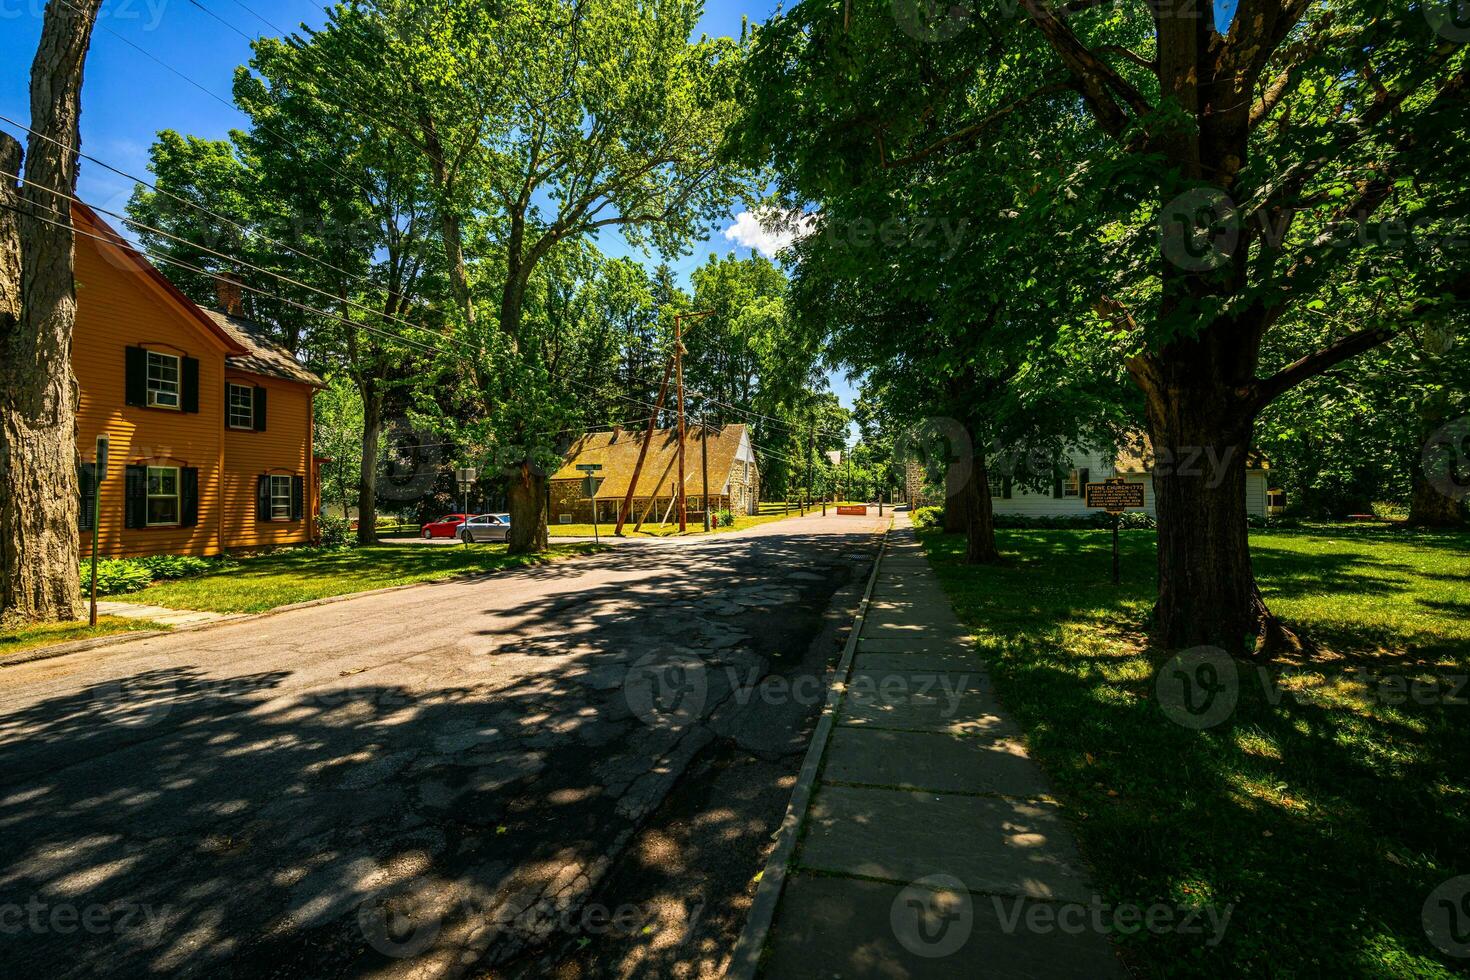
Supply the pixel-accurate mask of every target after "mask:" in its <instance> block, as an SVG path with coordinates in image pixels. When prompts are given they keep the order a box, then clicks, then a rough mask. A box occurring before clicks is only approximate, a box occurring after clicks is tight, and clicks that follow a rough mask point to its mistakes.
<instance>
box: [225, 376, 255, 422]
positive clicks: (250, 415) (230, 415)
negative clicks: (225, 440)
mask: <svg viewBox="0 0 1470 980" xmlns="http://www.w3.org/2000/svg"><path fill="white" fill-rule="evenodd" d="M236 389H239V390H240V391H243V392H245V393H246V395H245V413H246V416H247V418H246V420H245V423H244V424H243V425H241V424H239V423H237V422H236V421H235V408H236V407H237V406H236V405H235V390H236ZM225 390H226V392H227V393H228V397H227V398H226V399H225V427H226V428H229V429H234V430H236V431H240V432H254V431H255V386H254V385H242V384H240V383H239V382H237V381H226V382H225Z"/></svg>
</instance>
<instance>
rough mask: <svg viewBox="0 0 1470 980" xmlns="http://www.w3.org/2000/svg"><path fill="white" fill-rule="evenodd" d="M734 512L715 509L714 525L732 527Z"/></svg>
mask: <svg viewBox="0 0 1470 980" xmlns="http://www.w3.org/2000/svg"><path fill="white" fill-rule="evenodd" d="M734 526H735V514H734V513H733V512H731V511H728V510H717V511H715V527H734Z"/></svg>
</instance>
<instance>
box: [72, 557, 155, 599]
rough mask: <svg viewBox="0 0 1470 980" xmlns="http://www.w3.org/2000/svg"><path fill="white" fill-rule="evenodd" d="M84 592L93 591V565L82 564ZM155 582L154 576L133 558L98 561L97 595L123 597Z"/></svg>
mask: <svg viewBox="0 0 1470 980" xmlns="http://www.w3.org/2000/svg"><path fill="white" fill-rule="evenodd" d="M81 579H82V592H83V593H89V592H91V589H92V563H91V561H84V562H82V568H81ZM152 581H153V575H152V573H151V572H149V571H148V569H147V568H145V567H144V566H143V564H142V562H139V561H136V560H134V559H132V558H99V559H98V560H97V594H98V595H122V594H123V593H125V592H137V591H138V590H139V589H142V588H146V587H147V586H148V584H149V583H150V582H152Z"/></svg>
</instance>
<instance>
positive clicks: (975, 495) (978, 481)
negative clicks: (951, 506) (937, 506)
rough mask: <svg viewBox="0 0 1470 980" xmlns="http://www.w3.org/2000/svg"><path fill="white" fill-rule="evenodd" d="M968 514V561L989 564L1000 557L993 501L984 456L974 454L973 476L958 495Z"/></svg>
mask: <svg viewBox="0 0 1470 980" xmlns="http://www.w3.org/2000/svg"><path fill="white" fill-rule="evenodd" d="M959 500H960V503H961V504H962V509H963V510H964V517H965V564H967V565H988V564H990V563H992V562H997V561H1000V552H999V551H998V550H996V547H995V515H994V513H993V511H992V510H991V505H990V479H989V475H988V474H987V473H986V470H985V460H983V459H981V458H980V456H979V454H976V456H975V465H974V466H972V467H971V468H970V478H969V479H968V480H967V481H965V488H964V490H963V492H961V494H960V497H959Z"/></svg>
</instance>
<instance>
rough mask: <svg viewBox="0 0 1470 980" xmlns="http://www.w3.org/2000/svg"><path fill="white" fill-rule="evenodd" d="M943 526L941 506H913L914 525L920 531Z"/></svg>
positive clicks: (942, 509)
mask: <svg viewBox="0 0 1470 980" xmlns="http://www.w3.org/2000/svg"><path fill="white" fill-rule="evenodd" d="M943 526H944V508H943V507H916V508H914V527H916V528H918V529H919V530H920V531H932V530H934V529H935V528H938V527H943Z"/></svg>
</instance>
